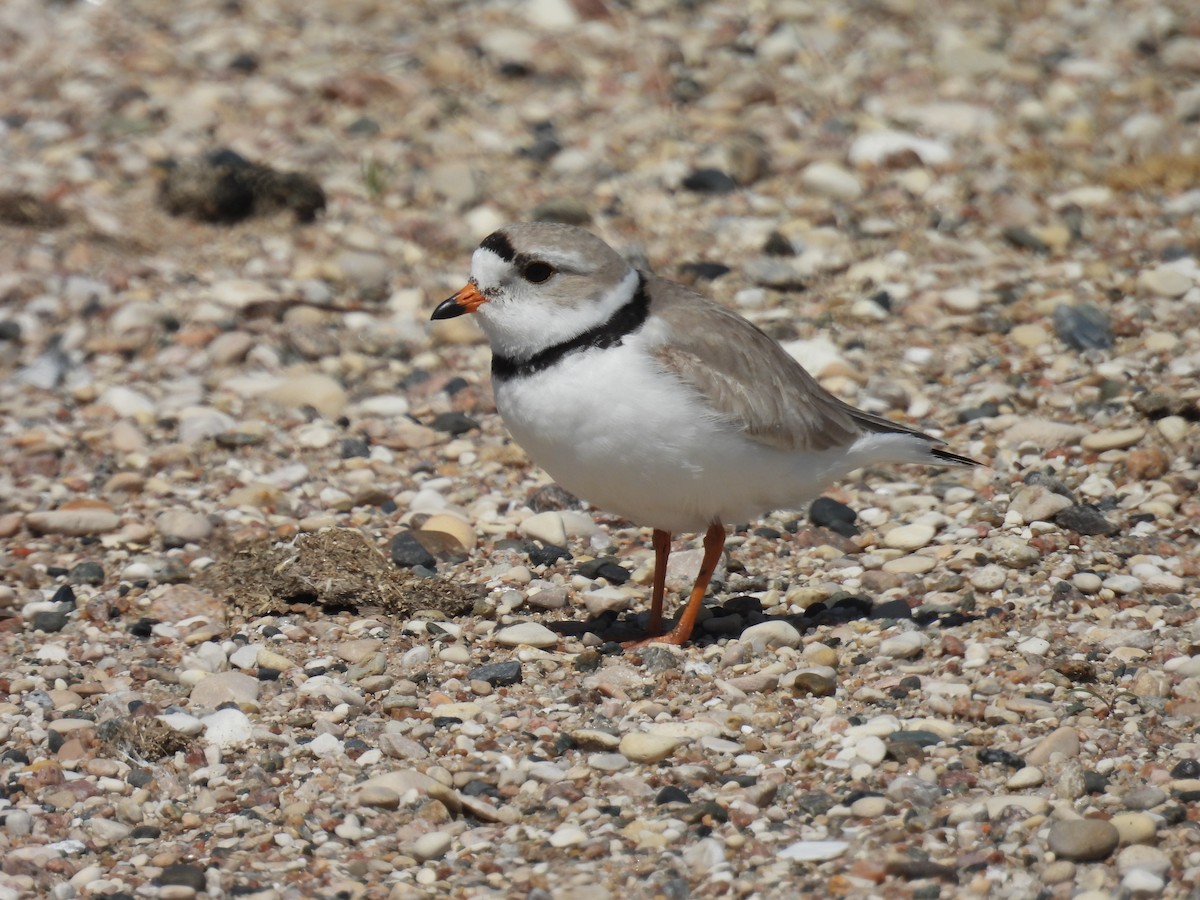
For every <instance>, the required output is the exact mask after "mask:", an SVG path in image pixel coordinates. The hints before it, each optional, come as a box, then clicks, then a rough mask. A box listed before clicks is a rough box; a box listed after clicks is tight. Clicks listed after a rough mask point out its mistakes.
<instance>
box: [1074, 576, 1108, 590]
mask: <svg viewBox="0 0 1200 900" xmlns="http://www.w3.org/2000/svg"><path fill="white" fill-rule="evenodd" d="M1071 584H1073V585H1074V586H1075V587H1077V588H1078V589H1079V591H1080V592H1081V593H1084V594H1088V595H1091V594H1094V593H1096V592H1097V591H1098V590H1100V588H1102V587H1103V586H1104V581H1103V579H1101V578H1100V576H1099V575H1097V574H1096V573H1095V572H1079V573H1077V574H1075V575H1072V576H1071Z"/></svg>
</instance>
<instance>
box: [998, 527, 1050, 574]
mask: <svg viewBox="0 0 1200 900" xmlns="http://www.w3.org/2000/svg"><path fill="white" fill-rule="evenodd" d="M990 550H991V554H992V556H993V557H994V558H995V559H996V561H997V562H998V563H1000V564H1001V565H1004V566H1008V568H1010V569H1027V568H1029V567H1030V566H1032V565H1033V564H1034V563H1036V562H1038V561H1039V560H1041V558H1042V553H1041V551H1040V550H1038V549H1037V548H1036V547H1031V546H1030V545H1029V542H1028V541H1025V540H1023V539H1021V538H1019V537H1012V536H1011V535H1005V534H1002V535H998V536H997V537H994V538H992V540H991V546H990Z"/></svg>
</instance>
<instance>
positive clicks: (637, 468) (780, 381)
mask: <svg viewBox="0 0 1200 900" xmlns="http://www.w3.org/2000/svg"><path fill="white" fill-rule="evenodd" d="M464 313H475V314H476V315H477V317H478V320H479V324H480V325H481V326H482V328H483V331H484V333H485V334H486V335H487V338H488V340H489V342H490V343H491V346H492V381H493V385H494V388H495V394H496V408H497V409H498V410H499V411H500V414H501V416H503V417H504V421H505V424H507V425H508V428H509V431H511V432H512V435H513V437H514V438H515V439H516V441H517V443H518V444H520V445H521V446H522V447H524V448H525V450H526V452H528V453H529V455H530V457H532V459H533V460H534V461H535V462H537V463H538V465H540V466H542V467H543V468H544V469H545V470H546V471H547V472H549V473H550V475H552V476H553V477H554V479H555V480H556V481H558V482H559V484H561V485H562V486H563V487H565V488H566V489H567V490H569V491H571V492H573V493H575V494H577V495H578V496H580V497H583V498H584V499H586V500H589V501H591V502H592V503H595V504H597V505H599V506H601V507H602V508H604V509H606V510H609V511H610V512H614V513H617V514H618V515H620V516H622V517H624V518H626V519H629V520H630V521H632V522H636V523H638V524H641V525H649V526H651V527H653V529H654V537H653V544H654V552H655V573H654V589H653V594H652V599H651V607H650V622H649V633H650V635H651V636H652V637H651V638H650V640H660V641H664V642H667V643H672V644H682V643H683V642H685V641H686V640H688V638H689V637H690V636H691V633H692V628H693V626H694V625H695V623H696V616H697V614H698V613H699V611H700V608H701V606H702V605H703V602H704V595H705V593H706V591H707V590H708V584H709V580H710V579H711V578H712V574H713V570H714V569H715V568H716V564H717V561H718V560H719V559H720V556H721V550H722V548H723V547H724V545H725V525H724V523H726V522H744V521H748V520H751V519H754V518H756V517H758V516H760V515H762V514H763V513H766V512H769V511H771V510H773V509H791V508H796V507H798V506H800V505H802V504H804V503H806V502H808V501H809V500H811V499H813V498H814V497H815V496H817V494H818V493H820V491H821V490H822V489H823V488H824V487H825V486H826V485H827V484H829V483H830V482H832V481H834V480H835V479H837V478H839V477H842V476H844V475H846V474H847V473H849V472H850V471H852V470H853V469H857V468H859V467H861V466H866V465H872V464H875V463H884V462H889V463H924V464H927V465H943V466H945V465H951V466H954V465H975V461H974V460H972V459H969V458H967V457H965V456H959V455H958V454H956V453H951V452H950V451H948V450H944V449H942V446H941V445H942V441H940V440H938V439H937V438H934V437H930V436H929V435H927V434H923V433H921V432H920V431H916V430H915V429H912V428H908V427H906V426H904V425H900V424H898V423H896V422H893V421H891V420H890V419H885V418H882V417H880V416H874V415H871V414H869V413H865V412H862V411H861V410H858V409H855V408H854V407H852V406H850V405H849V404H847V403H844V402H842V401H841V400H839V399H838V398H836V397H835V396H833V395H832V394H830V393H829V392H828V391H826V390H825V389H824V388H822V387H821V386H820V385H819V384H818V383H817V381H816V379H814V378H813V377H812V376H811V375H809V374H808V372H806V371H805V370H804V368H803V367H802V366H801V365H800V364H799V363H798V362H796V360H795V359H793V358H792V357H791V356H789V355H788V353H787V352H786V351H785V350H784V349H783V348H782V347H781V346H780V345H779V344H778V343H777V342H776V341H775V340H773V339H772V338H771V337H769V336H768V335H766V334H765V333H763V332H762V331H761V330H759V329H758V328H757V327H755V326H754V325H752V324H751V323H750V322H748V321H746V320H745V319H743V318H742V317H741V316H739V315H738V314H737V313H734V312H732V311H730V310H728V309H725V308H724V307H722V306H720V305H718V304H716V303H714V302H712V301H711V300H708V299H706V298H705V297H702V296H700V295H699V294H696V293H694V292H693V291H691V290H689V289H688V288H686V287H684V286H683V285H680V284H676V283H674V282H671V281H666V280H664V279H661V278H657V277H655V276H654V275H651V274H649V273H647V272H641V271H638V270H637V269H635V268H634V267H633V266H632V265H630V264H629V263H628V262H627V261H626V260H625V259H623V258H622V257H621V256H620V255H619V254H618V253H617V252H616V251H615V250H613V249H612V248H611V247H609V246H608V244H606V243H605V242H604V241H602V240H601V239H600V238H598V237H596V236H595V235H593V234H591V233H590V232H588V231H585V230H583V229H581V228H576V227H574V226H570V225H559V224H548V223H536V224H520V225H510V226H508V227H507V228H503V229H501V230H500V231H497V232H495V233H494V234H491V235H489V236H488V237H487V238H485V239H484V241H483V242H482V243H481V244H480V245H479V247H478V249H476V251H475V253H474V255H473V256H472V257H471V277H470V280H469V281H468V283H467V285H466V287H464V288H463V289H462V290H460V291H459V292H458V293H456V294H455V295H454V296H453V297H450V298H449V299H448V300H445V301H443V302H442V303H441V304H440V305H439V306H438V307H437V309H435V310H434V311H433V316H432V318H434V319H450V318H454V317H455V316H460V315H463V314H464ZM678 531H684V532H697V531H704V532H705V534H704V557H703V562H702V564H701V567H700V573H699V575H698V576H697V578H696V582H695V585H694V587H693V588H692V592H691V595H690V597H689V599H688V602H687V605H686V607H685V608H684V610H683V613H682V615H681V616H680V617H679V621H678V623H677V624H676V625H675V627H674V629H672V630H671V632H670V633H668V634H666V635H663V636H661V637H657V635H659V633H660V632H661V630H662V608H663V593H664V587H665V580H666V571H667V565H666V564H667V557H668V555H669V554H670V552H671V535H672V533H673V532H678Z"/></svg>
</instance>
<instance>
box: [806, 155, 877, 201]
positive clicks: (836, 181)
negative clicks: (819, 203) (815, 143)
mask: <svg viewBox="0 0 1200 900" xmlns="http://www.w3.org/2000/svg"><path fill="white" fill-rule="evenodd" d="M800 181H801V182H802V183H803V184H804V186H805V187H806V188H808V189H809V190H810V191H812V192H813V193H815V194H819V195H821V196H822V197H828V198H830V199H831V200H857V199H858V198H859V197H860V196H862V192H863V187H862V184H861V183H860V182H859V180H858V177H857V176H856V175H855V174H854V173H853V172H850V171H848V170H846V169H844V168H843V167H842V166H840V165H838V164H837V163H834V162H815V163H810V164H809V165H808V166H807V167H805V169H804V171H802V172H801V173H800Z"/></svg>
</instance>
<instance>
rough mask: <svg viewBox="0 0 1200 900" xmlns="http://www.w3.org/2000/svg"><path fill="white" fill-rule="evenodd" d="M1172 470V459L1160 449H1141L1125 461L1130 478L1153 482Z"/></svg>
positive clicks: (1133, 452) (1132, 453)
mask: <svg viewBox="0 0 1200 900" xmlns="http://www.w3.org/2000/svg"><path fill="white" fill-rule="evenodd" d="M1170 468H1171V460H1170V457H1168V456H1167V454H1166V453H1164V452H1163V450H1162V448H1160V447H1139V448H1138V449H1137V450H1131V451H1130V453H1129V456H1128V457H1126V459H1125V471H1127V472H1128V473H1129V477H1130V478H1136V479H1137V480H1139V481H1152V480H1154V479H1156V478H1162V477H1163V475H1165V474H1166V473H1167V472H1168V471H1169V470H1170Z"/></svg>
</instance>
